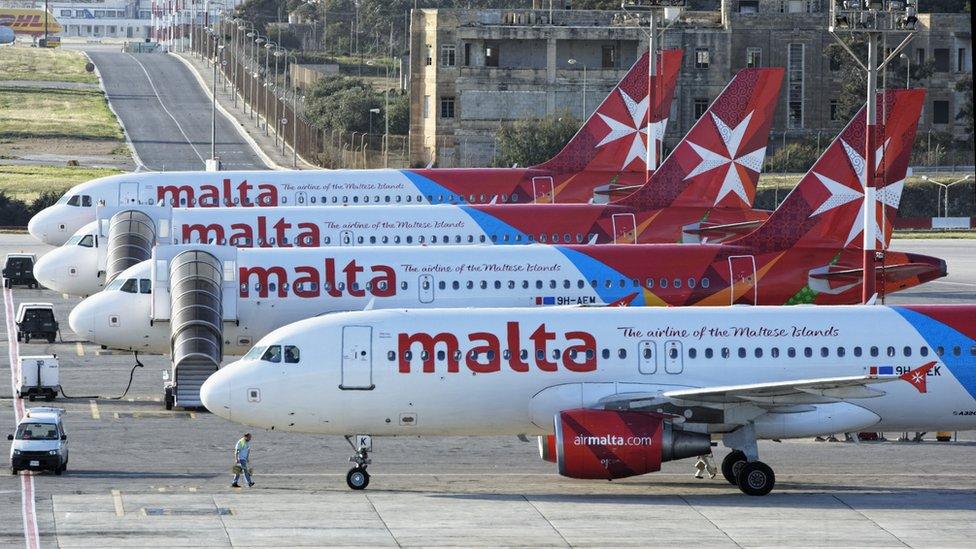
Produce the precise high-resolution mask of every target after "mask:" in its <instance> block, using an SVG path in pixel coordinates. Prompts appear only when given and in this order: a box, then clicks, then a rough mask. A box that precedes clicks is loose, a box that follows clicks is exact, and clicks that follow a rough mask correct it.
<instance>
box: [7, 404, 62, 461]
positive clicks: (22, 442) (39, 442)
mask: <svg viewBox="0 0 976 549" xmlns="http://www.w3.org/2000/svg"><path fill="white" fill-rule="evenodd" d="M63 414H64V410H62V409H61V408H28V409H27V414H26V415H25V416H24V418H23V419H21V420H20V423H19V424H17V432H16V434H13V435H7V440H12V441H13V444H11V445H10V474H13V475H16V474H17V473H19V472H20V471H23V470H28V469H29V470H31V471H54V474H55V475H60V474H61V473H63V472H64V471H65V469H67V468H68V435H66V434H65V432H64V425H63V424H62V423H61V416H62V415H63Z"/></svg>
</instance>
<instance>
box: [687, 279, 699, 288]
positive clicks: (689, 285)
mask: <svg viewBox="0 0 976 549" xmlns="http://www.w3.org/2000/svg"><path fill="white" fill-rule="evenodd" d="M697 282H698V281H697V280H695V279H694V278H689V279H688V287H689V288H694V287H695V285H696V283H697Z"/></svg>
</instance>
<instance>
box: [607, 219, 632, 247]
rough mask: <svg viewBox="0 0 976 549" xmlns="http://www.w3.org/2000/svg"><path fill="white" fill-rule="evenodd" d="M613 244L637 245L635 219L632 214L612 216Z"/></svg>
mask: <svg viewBox="0 0 976 549" xmlns="http://www.w3.org/2000/svg"><path fill="white" fill-rule="evenodd" d="M611 220H612V221H613V243H614V244H636V243H637V218H636V217H635V216H634V214H630V213H626V214H613V217H612V218H611Z"/></svg>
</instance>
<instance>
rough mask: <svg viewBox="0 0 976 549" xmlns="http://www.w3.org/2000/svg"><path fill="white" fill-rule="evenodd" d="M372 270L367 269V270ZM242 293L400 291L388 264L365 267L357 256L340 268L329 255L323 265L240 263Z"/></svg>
mask: <svg viewBox="0 0 976 549" xmlns="http://www.w3.org/2000/svg"><path fill="white" fill-rule="evenodd" d="M367 269H368V270H369V273H366V270H367ZM238 280H239V281H240V297H242V298H247V297H250V296H251V291H252V289H254V291H255V292H256V293H257V296H258V297H261V298H267V297H270V296H271V295H272V294H274V295H276V296H277V297H279V298H284V297H288V295H289V288H291V292H290V293H291V295H294V296H296V297H300V298H316V297H321V296H322V295H328V296H330V297H342V296H345V295H348V296H352V297H365V296H366V295H367V294H369V295H372V296H375V297H392V296H393V295H395V294H396V271H394V270H393V267H390V266H388V265H372V266H369V267H363V266H361V265H359V263H357V262H356V260H355V259H353V260H352V261H350V262H348V263H346V265H345V266H344V267H341V268H338V267H337V266H336V261H335V259H334V258H331V257H329V258H326V259H325V261H324V262H323V264H322V266H320V267H315V266H312V265H298V266H296V267H291V268H285V267H280V266H273V267H260V266H251V267H243V266H242V267H239V268H238Z"/></svg>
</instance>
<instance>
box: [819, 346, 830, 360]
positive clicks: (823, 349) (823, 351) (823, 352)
mask: <svg viewBox="0 0 976 549" xmlns="http://www.w3.org/2000/svg"><path fill="white" fill-rule="evenodd" d="M820 356H821V357H823V358H827V357H828V356H830V349H828V348H826V347H821V348H820Z"/></svg>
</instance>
